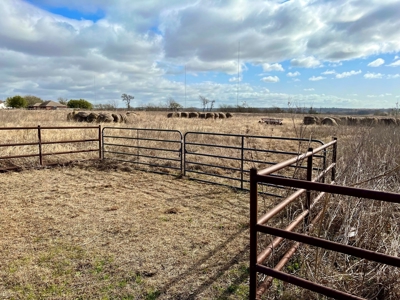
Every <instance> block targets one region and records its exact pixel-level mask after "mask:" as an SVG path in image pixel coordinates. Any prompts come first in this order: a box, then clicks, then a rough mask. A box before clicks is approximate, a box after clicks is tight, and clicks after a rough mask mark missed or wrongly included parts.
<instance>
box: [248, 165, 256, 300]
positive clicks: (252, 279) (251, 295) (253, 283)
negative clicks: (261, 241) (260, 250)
mask: <svg viewBox="0 0 400 300" xmlns="http://www.w3.org/2000/svg"><path fill="white" fill-rule="evenodd" d="M257 194H258V193H257V169H256V168H251V169H250V266H249V269H250V291H249V299H256V293H257V272H256V264H257V231H256V226H257V210H258V207H257V206H258V199H257Z"/></svg>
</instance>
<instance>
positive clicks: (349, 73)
mask: <svg viewBox="0 0 400 300" xmlns="http://www.w3.org/2000/svg"><path fill="white" fill-rule="evenodd" d="M357 74H361V70H358V71H354V70H351V71H350V72H343V73H340V74H336V78H338V79H341V78H346V77H350V76H354V75H357Z"/></svg>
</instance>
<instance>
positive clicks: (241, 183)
mask: <svg viewBox="0 0 400 300" xmlns="http://www.w3.org/2000/svg"><path fill="white" fill-rule="evenodd" d="M241 148H242V149H241V158H240V189H241V190H243V167H244V162H243V159H244V136H243V135H242V146H241Z"/></svg>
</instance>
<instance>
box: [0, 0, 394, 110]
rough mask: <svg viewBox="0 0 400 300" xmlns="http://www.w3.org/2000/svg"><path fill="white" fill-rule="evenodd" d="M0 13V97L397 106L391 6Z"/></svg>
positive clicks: (206, 1) (289, 4) (70, 0)
mask: <svg viewBox="0 0 400 300" xmlns="http://www.w3.org/2000/svg"><path fill="white" fill-rule="evenodd" d="M0 9H1V10H2V11H3V12H4V14H3V17H2V19H1V20H0V67H1V69H2V72H1V74H0V76H1V80H0V99H5V98H7V97H9V96H13V95H16V94H21V95H28V94H32V95H36V96H39V97H41V98H43V99H52V100H56V99H57V98H59V97H63V98H68V99H76V98H84V99H87V100H89V101H91V102H93V103H104V104H105V103H113V104H117V105H119V106H123V103H122V101H121V100H120V96H121V94H122V93H128V94H131V95H134V96H135V100H134V101H135V103H134V105H137V106H139V105H146V104H150V103H151V104H157V105H158V104H165V103H166V100H167V99H168V98H169V97H172V98H174V99H175V100H176V101H178V102H180V103H181V104H185V103H186V106H200V101H199V95H202V96H205V97H207V98H209V99H213V100H216V106H218V105H226V104H228V105H236V104H237V99H238V102H239V104H242V103H244V102H245V103H247V104H248V105H250V106H258V107H270V106H279V107H287V106H288V102H290V103H291V105H296V106H304V107H309V106H313V107H349V108H351V107H353V108H360V107H363V108H391V107H395V106H396V103H397V102H398V101H399V100H400V89H399V86H400V85H399V84H400V33H399V31H398V28H400V18H399V17H398V16H399V15H400V0H380V1H378V0H364V1H345V0H337V1H312V0H303V1H279V0H271V1H261V0H248V1H234V0H227V1H216V0H215V1H213V0H199V1H196V2H193V1H184V0H170V1H168V2H166V1H162V0H160V1H156V0H148V1H127V0H115V1H107V0H86V1H78V0H58V1H52V0H7V1H2V2H0ZM21 19H24V22H20V20H21ZM239 45H240V46H239ZM239 47H240V50H239ZM238 55H239V65H238ZM185 66H186V88H185V71H184V70H185ZM238 69H239V78H240V81H239V83H238V80H237V78H238ZM185 90H186V93H185ZM185 95H186V96H185Z"/></svg>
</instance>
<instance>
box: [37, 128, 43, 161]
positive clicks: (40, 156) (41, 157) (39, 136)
mask: <svg viewBox="0 0 400 300" xmlns="http://www.w3.org/2000/svg"><path fill="white" fill-rule="evenodd" d="M38 140H39V164H40V165H41V166H43V156H42V131H41V130H40V125H38Z"/></svg>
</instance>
